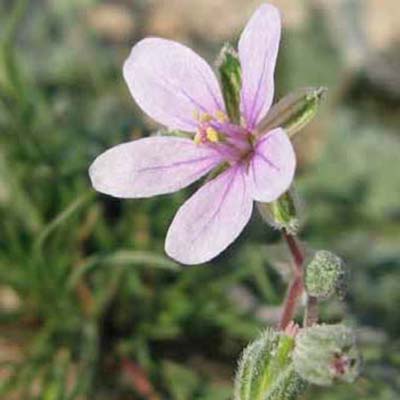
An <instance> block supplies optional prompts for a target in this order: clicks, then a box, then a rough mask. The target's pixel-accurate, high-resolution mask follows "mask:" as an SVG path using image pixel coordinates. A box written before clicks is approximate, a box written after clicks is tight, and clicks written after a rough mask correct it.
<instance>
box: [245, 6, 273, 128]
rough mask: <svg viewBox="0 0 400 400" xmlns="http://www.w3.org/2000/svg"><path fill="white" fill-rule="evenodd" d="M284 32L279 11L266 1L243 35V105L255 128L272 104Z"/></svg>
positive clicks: (249, 122) (247, 117)
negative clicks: (281, 37)
mask: <svg viewBox="0 0 400 400" xmlns="http://www.w3.org/2000/svg"><path fill="white" fill-rule="evenodd" d="M280 36H281V18H280V14H279V11H278V9H277V8H276V7H274V6H272V5H270V4H264V5H262V6H261V7H259V8H258V9H257V11H256V12H255V13H254V14H253V16H252V17H251V19H250V21H249V22H248V24H247V26H246V28H245V29H244V31H243V33H242V35H241V37H240V41H239V57H240V63H241V66H242V96H241V109H242V115H243V116H244V117H245V118H246V121H247V124H248V126H249V128H250V129H253V128H255V126H256V125H257V122H259V121H260V119H261V118H262V117H263V116H264V115H265V114H266V112H267V111H268V110H269V108H270V107H271V104H272V100H273V97H274V71H275V64H276V58H277V55H278V49H279V41H280Z"/></svg>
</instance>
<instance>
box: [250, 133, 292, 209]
mask: <svg viewBox="0 0 400 400" xmlns="http://www.w3.org/2000/svg"><path fill="white" fill-rule="evenodd" d="M295 169H296V155H295V153H294V149H293V146H292V143H291V142H290V140H289V138H288V136H287V135H286V133H285V131H284V130H283V129H281V128H277V129H274V130H272V131H271V132H268V133H267V134H266V135H264V136H263V137H262V138H261V139H260V140H259V142H258V143H257V144H256V146H255V150H254V155H253V158H252V160H251V162H250V164H249V167H248V181H249V185H250V187H251V189H250V190H251V194H252V196H253V198H254V200H257V201H262V202H266V203H268V202H271V201H274V200H276V199H277V198H278V197H279V196H280V195H282V194H283V193H284V192H285V191H286V190H287V189H288V188H289V186H290V184H291V183H292V181H293V178H294V173H295Z"/></svg>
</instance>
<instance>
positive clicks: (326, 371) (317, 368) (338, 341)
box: [293, 324, 361, 386]
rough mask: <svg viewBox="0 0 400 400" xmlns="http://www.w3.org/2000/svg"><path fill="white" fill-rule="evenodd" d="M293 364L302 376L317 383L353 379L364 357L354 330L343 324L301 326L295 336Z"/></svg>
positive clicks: (323, 384) (351, 380) (356, 375)
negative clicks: (360, 351)
mask: <svg viewBox="0 0 400 400" xmlns="http://www.w3.org/2000/svg"><path fill="white" fill-rule="evenodd" d="M293 364H294V368H295V371H296V372H297V373H298V374H299V375H300V376H301V377H302V378H303V379H305V380H307V381H308V382H310V383H314V384H315V385H320V386H328V385H331V384H332V383H333V382H335V381H344V382H348V383H351V382H354V380H355V379H356V378H357V377H358V375H359V373H360V367H361V357H360V353H359V351H358V349H357V347H356V344H355V335H354V333H353V331H352V330H351V329H350V328H348V327H346V326H344V325H341V324H337V325H314V326H312V327H309V328H305V329H302V330H301V331H300V333H299V334H298V335H297V338H296V345H295V349H294V352H293Z"/></svg>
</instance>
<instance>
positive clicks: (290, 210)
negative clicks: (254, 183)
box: [257, 191, 300, 235]
mask: <svg viewBox="0 0 400 400" xmlns="http://www.w3.org/2000/svg"><path fill="white" fill-rule="evenodd" d="M257 206H258V210H259V211H260V214H261V216H262V217H263V219H264V220H265V221H266V222H267V223H268V224H270V225H271V226H273V227H274V228H277V229H285V230H286V232H288V233H290V234H292V235H295V234H297V233H298V230H299V226H300V222H299V218H298V215H297V207H296V201H295V196H294V195H293V192H291V191H288V192H286V193H284V194H283V195H282V196H281V197H279V198H278V199H277V200H275V201H273V202H271V203H257Z"/></svg>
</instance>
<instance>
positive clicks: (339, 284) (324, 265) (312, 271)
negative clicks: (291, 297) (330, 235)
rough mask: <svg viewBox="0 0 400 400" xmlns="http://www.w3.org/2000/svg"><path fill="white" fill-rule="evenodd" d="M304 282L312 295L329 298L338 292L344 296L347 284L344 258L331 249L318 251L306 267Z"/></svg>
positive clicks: (338, 294) (340, 295)
mask: <svg viewBox="0 0 400 400" xmlns="http://www.w3.org/2000/svg"><path fill="white" fill-rule="evenodd" d="M304 283H305V288H306V291H307V293H308V294H309V295H310V296H313V297H317V298H319V299H327V298H329V297H331V296H332V295H335V294H336V295H337V296H339V297H343V296H344V294H345V292H346V286H347V270H346V267H345V264H344V262H343V260H342V259H341V258H339V257H338V256H336V255H335V254H333V253H331V252H329V251H326V250H320V251H317V252H316V253H315V254H314V257H313V258H312V260H311V262H310V263H308V265H307V266H306V268H305V278H304Z"/></svg>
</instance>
